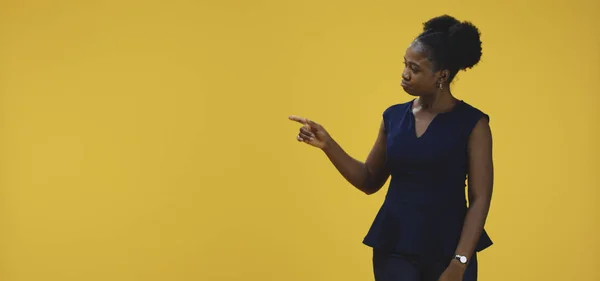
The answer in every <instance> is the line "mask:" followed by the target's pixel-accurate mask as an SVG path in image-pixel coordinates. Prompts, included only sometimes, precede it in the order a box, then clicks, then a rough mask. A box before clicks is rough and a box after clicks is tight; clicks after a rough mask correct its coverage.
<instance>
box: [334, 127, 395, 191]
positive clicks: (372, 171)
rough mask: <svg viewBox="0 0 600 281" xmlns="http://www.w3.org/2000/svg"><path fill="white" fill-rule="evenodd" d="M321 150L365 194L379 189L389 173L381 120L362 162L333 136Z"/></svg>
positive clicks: (383, 128)
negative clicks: (371, 145) (374, 139)
mask: <svg viewBox="0 0 600 281" xmlns="http://www.w3.org/2000/svg"><path fill="white" fill-rule="evenodd" d="M323 151H324V152H325V155H327V157H328V158H329V160H330V161H331V163H332V164H333V165H334V166H335V167H336V168H337V170H338V171H339V172H340V174H342V176H343V177H344V178H345V179H346V180H347V181H348V182H350V183H351V184H352V185H353V186H354V187H356V188H358V189H359V190H361V191H362V192H364V193H366V194H373V193H375V192H377V191H379V190H380V189H381V187H382V186H383V185H384V184H385V182H386V181H387V179H388V177H389V175H390V174H389V171H388V170H387V168H386V165H385V162H386V135H385V127H384V124H383V121H382V122H381V126H380V128H379V134H378V136H377V140H376V141H375V144H374V145H373V148H372V149H371V152H370V153H369V155H368V156H367V160H366V161H365V162H364V163H363V162H361V161H358V160H356V159H354V158H352V157H351V156H350V155H348V153H346V152H345V151H344V150H343V149H342V147H341V146H340V145H339V144H338V143H337V142H335V140H333V138H331V139H330V141H329V142H327V143H326V145H325V146H324V147H323Z"/></svg>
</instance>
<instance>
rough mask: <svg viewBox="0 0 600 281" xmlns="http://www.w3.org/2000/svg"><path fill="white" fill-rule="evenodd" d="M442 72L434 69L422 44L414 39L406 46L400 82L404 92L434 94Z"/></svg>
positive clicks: (424, 94)
mask: <svg viewBox="0 0 600 281" xmlns="http://www.w3.org/2000/svg"><path fill="white" fill-rule="evenodd" d="M443 74H444V73H443V72H442V71H434V67H433V63H432V62H431V61H430V60H429V59H428V58H427V56H426V53H425V48H424V47H423V45H421V44H420V43H419V42H417V41H415V42H413V43H412V44H410V46H408V49H406V53H405V55H404V71H403V72H402V83H401V85H402V88H403V89H404V91H405V92H406V93H408V94H409V95H412V96H427V95H433V94H435V93H436V92H438V91H439V83H440V82H443V76H444V75H443Z"/></svg>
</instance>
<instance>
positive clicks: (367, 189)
mask: <svg viewBox="0 0 600 281" xmlns="http://www.w3.org/2000/svg"><path fill="white" fill-rule="evenodd" d="M380 189H381V186H377V185H365V186H364V187H363V188H361V189H360V190H361V191H362V192H363V193H365V194H366V195H373V194H375V193H377V191H379V190H380Z"/></svg>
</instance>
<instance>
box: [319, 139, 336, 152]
mask: <svg viewBox="0 0 600 281" xmlns="http://www.w3.org/2000/svg"><path fill="white" fill-rule="evenodd" d="M334 146H335V141H334V140H333V139H332V138H329V139H327V140H325V141H324V142H323V147H321V150H323V152H325V153H329V152H330V151H331V149H332V147H334Z"/></svg>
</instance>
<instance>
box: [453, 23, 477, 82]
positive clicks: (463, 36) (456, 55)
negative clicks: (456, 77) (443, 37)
mask: <svg viewBox="0 0 600 281" xmlns="http://www.w3.org/2000/svg"><path fill="white" fill-rule="evenodd" d="M480 35H481V33H480V32H479V29H477V27H476V26H475V25H473V24H472V23H470V22H461V23H458V24H455V25H453V26H451V27H450V29H449V30H448V41H449V47H450V53H451V54H452V56H453V59H454V60H455V62H456V63H457V65H458V66H459V67H460V69H462V70H466V69H467V68H472V67H473V66H475V65H476V64H477V63H478V62H479V60H480V59H481V55H482V53H481V39H480Z"/></svg>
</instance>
